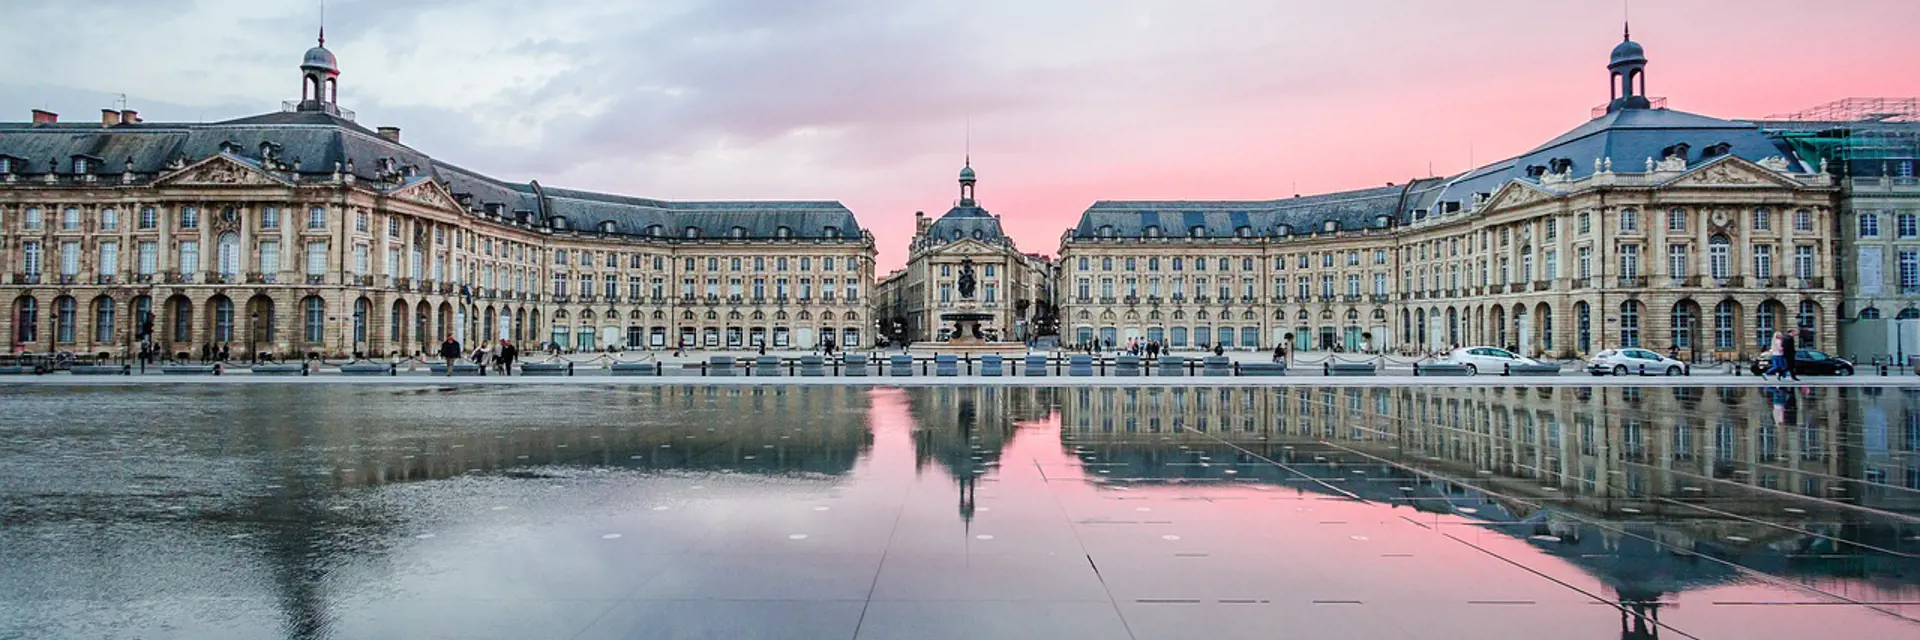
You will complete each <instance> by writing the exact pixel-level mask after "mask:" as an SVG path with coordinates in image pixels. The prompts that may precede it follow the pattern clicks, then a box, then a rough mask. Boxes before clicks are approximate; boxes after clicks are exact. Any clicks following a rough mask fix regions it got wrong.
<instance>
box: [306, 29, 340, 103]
mask: <svg viewBox="0 0 1920 640" xmlns="http://www.w3.org/2000/svg"><path fill="white" fill-rule="evenodd" d="M339 103H340V63H339V62H338V61H336V60H334V58H333V52H332V51H328V50H327V30H326V29H325V28H324V27H323V28H321V29H320V44H319V45H318V46H315V47H314V48H312V49H308V50H307V55H306V57H305V58H303V59H302V60H301V61H300V110H301V111H325V112H327V113H338V112H339Z"/></svg>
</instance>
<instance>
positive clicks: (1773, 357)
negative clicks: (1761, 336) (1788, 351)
mask: <svg viewBox="0 0 1920 640" xmlns="http://www.w3.org/2000/svg"><path fill="white" fill-rule="evenodd" d="M1785 337H1786V336H1783V335H1781V334H1780V332H1778V331H1775V332H1773V340H1772V341H1771V342H1768V343H1767V352H1766V353H1765V354H1763V355H1765V356H1766V358H1767V371H1766V373H1762V374H1761V375H1765V376H1773V378H1774V379H1775V380H1785V379H1787V369H1786V357H1785V356H1784V355H1782V352H1781V350H1780V348H1781V346H1783V345H1782V344H1781V342H1782V340H1783V339H1784V338H1785Z"/></svg>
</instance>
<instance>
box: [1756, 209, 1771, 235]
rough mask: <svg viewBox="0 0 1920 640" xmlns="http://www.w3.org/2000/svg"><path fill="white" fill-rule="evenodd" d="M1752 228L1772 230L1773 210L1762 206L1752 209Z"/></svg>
mask: <svg viewBox="0 0 1920 640" xmlns="http://www.w3.org/2000/svg"><path fill="white" fill-rule="evenodd" d="M1753 230H1754V231H1772V230H1773V211H1772V210H1770V209H1764V208H1762V209H1754V210H1753Z"/></svg>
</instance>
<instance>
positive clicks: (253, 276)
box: [247, 271, 273, 284]
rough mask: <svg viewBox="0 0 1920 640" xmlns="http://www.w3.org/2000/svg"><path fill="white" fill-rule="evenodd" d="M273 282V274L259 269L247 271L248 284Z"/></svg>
mask: <svg viewBox="0 0 1920 640" xmlns="http://www.w3.org/2000/svg"><path fill="white" fill-rule="evenodd" d="M271 282H273V276H271V275H268V274H265V273H261V272H259V271H248V272H247V284H269V283H271Z"/></svg>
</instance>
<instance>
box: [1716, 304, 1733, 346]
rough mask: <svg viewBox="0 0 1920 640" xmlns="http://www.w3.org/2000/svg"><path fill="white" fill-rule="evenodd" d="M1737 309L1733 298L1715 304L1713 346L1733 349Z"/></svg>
mask: <svg viewBox="0 0 1920 640" xmlns="http://www.w3.org/2000/svg"><path fill="white" fill-rule="evenodd" d="M1735 315H1736V310H1735V308H1734V303H1733V301H1732V300H1721V301H1720V304H1716V305H1713V348H1715V349H1732V348H1733V331H1734V324H1733V323H1734V316H1735Z"/></svg>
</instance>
